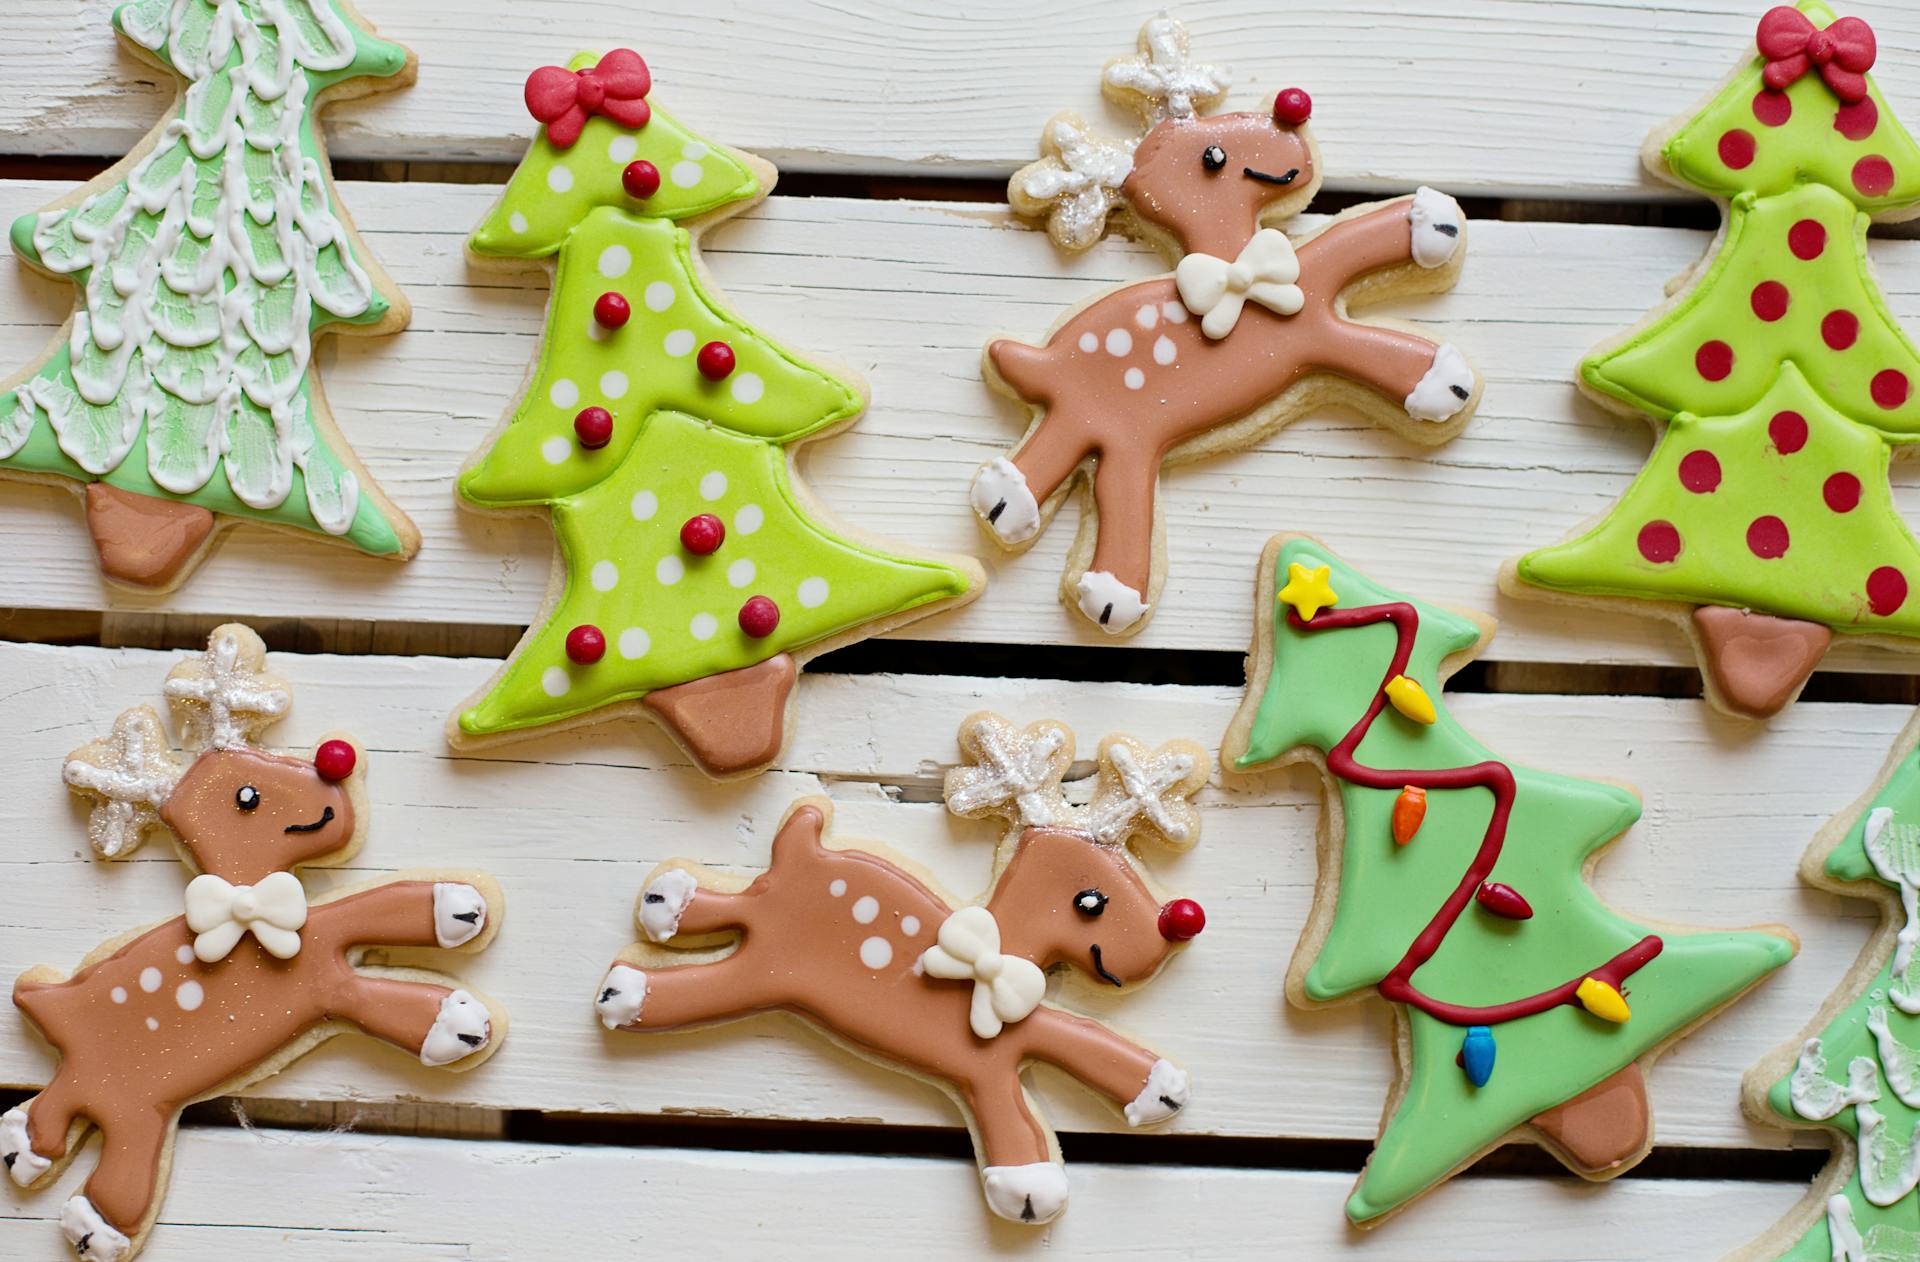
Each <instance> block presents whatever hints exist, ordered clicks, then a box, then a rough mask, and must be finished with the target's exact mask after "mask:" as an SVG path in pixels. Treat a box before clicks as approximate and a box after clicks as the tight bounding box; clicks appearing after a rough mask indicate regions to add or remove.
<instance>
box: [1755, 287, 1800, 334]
mask: <svg viewBox="0 0 1920 1262" xmlns="http://www.w3.org/2000/svg"><path fill="white" fill-rule="evenodd" d="M1791 301H1792V295H1790V294H1789V293H1787V287H1786V286H1785V285H1782V284H1781V283H1780V282H1779V281H1777V280H1763V281H1761V282H1760V283H1759V284H1758V285H1755V286H1754V287H1753V314H1755V315H1757V316H1759V317H1760V318H1761V319H1762V320H1765V321H1766V322H1767V323H1768V324H1772V323H1773V322H1774V321H1775V320H1778V319H1779V318H1780V317H1781V316H1784V315H1785V314H1787V304H1788V303H1789V302H1791Z"/></svg>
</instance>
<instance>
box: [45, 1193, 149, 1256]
mask: <svg viewBox="0 0 1920 1262" xmlns="http://www.w3.org/2000/svg"><path fill="white" fill-rule="evenodd" d="M60 1230H61V1231H63V1232H65V1233H66V1235H67V1243H68V1244H70V1245H72V1246H73V1253H74V1256H75V1257H79V1258H85V1259H86V1262H120V1260H121V1259H122V1258H124V1257H126V1256H127V1254H128V1253H129V1252H131V1251H132V1248H133V1246H132V1244H131V1242H129V1241H128V1240H127V1238H126V1237H125V1236H123V1235H121V1234H120V1233H119V1232H117V1231H115V1230H114V1229H113V1227H112V1226H111V1225H110V1224H109V1223H108V1222H107V1220H106V1219H104V1218H102V1217H100V1211H99V1210H97V1209H95V1208H94V1207H93V1202H92V1201H90V1200H88V1199H87V1198H86V1197H84V1196H76V1197H74V1198H73V1199H72V1200H70V1201H68V1202H67V1203H66V1204H65V1205H64V1206H62V1207H61V1209H60Z"/></svg>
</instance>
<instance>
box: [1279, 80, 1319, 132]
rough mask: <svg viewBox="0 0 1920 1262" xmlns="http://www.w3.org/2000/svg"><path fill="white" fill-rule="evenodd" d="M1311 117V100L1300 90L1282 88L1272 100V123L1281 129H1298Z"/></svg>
mask: <svg viewBox="0 0 1920 1262" xmlns="http://www.w3.org/2000/svg"><path fill="white" fill-rule="evenodd" d="M1312 117H1313V98H1312V97H1310V96H1308V95H1307V94H1306V92H1305V91H1303V90H1302V89H1300V88H1283V89H1282V90H1281V92H1280V95H1279V96H1276V97H1274V98H1273V121H1274V122H1276V123H1279V124H1280V125H1281V126H1282V127H1298V126H1299V125H1300V124H1302V123H1304V122H1306V121H1307V120H1308V119H1309V118H1312Z"/></svg>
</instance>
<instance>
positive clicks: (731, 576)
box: [727, 557, 759, 587]
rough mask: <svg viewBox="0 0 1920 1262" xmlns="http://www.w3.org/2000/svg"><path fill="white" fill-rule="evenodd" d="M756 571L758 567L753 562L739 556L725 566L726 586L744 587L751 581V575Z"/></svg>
mask: <svg viewBox="0 0 1920 1262" xmlns="http://www.w3.org/2000/svg"><path fill="white" fill-rule="evenodd" d="M758 572H759V570H758V567H756V566H755V565H754V563H753V562H751V561H749V560H747V559H746V558H745V557H741V558H740V559H739V560H738V561H735V562H734V563H733V564H732V565H729V566H728V567H727V586H729V587H745V586H746V585H747V584H748V583H751V582H752V581H753V576H754V575H755V574H757V573H758Z"/></svg>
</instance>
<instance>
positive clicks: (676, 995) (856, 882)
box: [595, 714, 1208, 1223]
mask: <svg viewBox="0 0 1920 1262" xmlns="http://www.w3.org/2000/svg"><path fill="white" fill-rule="evenodd" d="M960 745H961V748H962V750H963V751H964V752H965V753H966V756H967V765H965V766H962V767H957V768H955V769H954V770H952V771H950V772H949V773H948V775H947V807H948V809H949V810H951V811H953V812H954V813H955V814H957V815H964V816H982V815H999V816H1004V817H1006V818H1007V819H1008V820H1009V821H1011V824H1012V827H1011V828H1010V829H1009V831H1008V833H1007V835H1006V837H1005V839H1004V841H1003V843H1002V844H1001V846H1000V847H999V852H998V856H997V863H996V869H997V873H996V877H995V880H994V884H993V890H992V893H991V894H989V895H988V896H987V898H986V899H985V901H984V902H981V903H972V904H967V905H965V906H962V905H961V904H960V900H958V899H956V898H954V897H952V896H950V895H948V894H946V893H945V892H943V891H941V890H940V889H939V888H938V887H937V886H936V885H935V884H934V883H933V882H932V881H931V880H930V879H929V878H928V877H927V876H926V875H925V873H923V872H922V871H921V870H920V869H919V868H918V867H916V866H915V865H914V864H912V863H911V862H910V861H908V860H906V859H903V858H900V857H898V856H895V855H893V854H890V853H889V852H887V851H886V850H884V849H882V848H880V847H877V846H873V845H870V844H868V843H864V842H863V843H860V844H859V845H858V847H857V848H855V847H851V846H848V847H843V846H841V845H839V844H835V845H828V844H827V843H826V841H825V835H826V832H827V827H828V825H829V823H830V822H831V817H832V806H831V804H830V803H828V802H827V801H826V800H825V799H823V798H807V799H803V800H802V801H800V802H799V803H797V804H796V805H795V806H794V808H793V809H792V810H791V811H790V812H788V814H787V817H786V819H785V820H784V821H783V822H782V824H781V826H780V829H779V832H778V834H777V835H776V836H775V837H774V839H773V847H772V851H773V854H772V865H771V866H770V867H769V868H768V870H767V871H765V872H763V873H761V874H760V875H759V876H757V877H755V878H753V879H752V880H751V881H750V882H749V881H746V880H743V879H740V878H737V877H732V876H729V875H728V874H725V873H721V872H716V871H712V870H710V869H706V868H702V867H699V866H697V865H695V864H691V863H686V862H682V861H675V862H673V863H669V864H667V865H666V866H664V867H662V868H661V869H660V870H659V871H657V872H656V873H655V874H654V875H653V877H652V878H651V879H650V880H649V881H648V882H647V885H646V889H645V891H644V892H643V893H642V894H641V896H640V902H639V906H638V913H637V918H638V920H639V924H640V929H641V932H642V933H643V934H644V935H645V936H646V939H647V942H646V943H642V944H638V945H636V946H635V947H631V948H629V949H628V950H627V951H626V952H624V953H623V954H622V956H621V958H620V962H619V963H616V964H615V965H614V966H613V969H612V971H610V972H609V973H608V974H607V977H606V980H605V981H603V982H602V983H601V987H600V991H599V994H598V995H597V997H596V1000H595V1008H596V1010H597V1011H598V1013H599V1015H600V1019H601V1021H602V1023H604V1024H605V1025H606V1027H607V1028H608V1029H623V1030H632V1031H636V1032H652V1031H655V1030H674V1029H683V1028H686V1027H688V1026H694V1025H704V1024H710V1023H713V1022H719V1021H728V1020H733V1019H735V1018H739V1017H745V1016H750V1015H753V1014H756V1013H761V1012H786V1013H791V1014H793V1015H795V1016H798V1017H801V1018H804V1019H805V1020H806V1021H807V1022H808V1023H809V1024H811V1025H813V1026H814V1027H816V1028H818V1029H819V1030H820V1031H821V1032H822V1033H824V1034H826V1035H827V1037H828V1038H830V1039H832V1040H833V1041H834V1042H836V1043H839V1044H840V1045H842V1046H843V1047H846V1048H848V1049H849V1050H851V1051H853V1052H855V1053H857V1054H859V1055H861V1056H863V1057H866V1058H867V1059H869V1060H873V1061H875V1062H877V1063H879V1064H882V1065H885V1066H886V1067H888V1068H890V1069H894V1070H898V1071H899V1072H901V1073H905V1074H909V1075H912V1076H914V1077H917V1078H920V1079H922V1080H924V1081H927V1082H930V1083H932V1084H933V1085H935V1086H937V1087H939V1088H940V1089H941V1090H943V1091H945V1092H946V1093H947V1094H948V1095H950V1096H952V1097H953V1099H954V1101H955V1102H956V1103H957V1104H959V1106H960V1108H961V1109H962V1110H963V1111H964V1112H965V1113H966V1114H967V1116H968V1118H969V1120H970V1129H971V1130H972V1132H973V1136H974V1145H975V1151H976V1153H977V1157H978V1160H979V1163H980V1167H981V1181H982V1183H983V1185H984V1187H985V1191H986V1198H987V1204H988V1205H989V1206H990V1207H991V1208H992V1209H993V1211H994V1213H996V1214H999V1215H1000V1216H1001V1217H1003V1218H1008V1219H1012V1220H1014V1221H1016V1222H1027V1223H1044V1222H1047V1221H1049V1220H1050V1219H1052V1218H1053V1217H1054V1216H1055V1215H1057V1214H1059V1213H1060V1211H1061V1210H1062V1209H1064V1208H1065V1207H1066V1201H1067V1177H1066V1171H1065V1169H1064V1167H1063V1166H1062V1165H1061V1163H1060V1151H1059V1146H1058V1144H1057V1143H1056V1142H1055V1140H1054V1135H1053V1131H1052V1128H1050V1127H1049V1126H1048V1125H1047V1124H1046V1122H1045V1121H1043V1120H1042V1118H1041V1116H1040V1114H1039V1112H1038V1111H1037V1110H1036V1109H1035V1107H1034V1102H1033V1100H1032V1099H1031V1097H1030V1096H1029V1095H1028V1093H1027V1090H1026V1088H1025V1086H1024V1085H1023V1083H1022V1081H1021V1074H1022V1071H1023V1069H1024V1068H1025V1066H1026V1065H1027V1064H1028V1063H1029V1062H1031V1061H1036V1060H1039V1061H1046V1062H1047V1063H1049V1064H1052V1065H1057V1066H1059V1067H1060V1068H1061V1069H1064V1070H1065V1071H1066V1072H1068V1073H1069V1074H1072V1075H1073V1076H1074V1077H1076V1078H1078V1079H1080V1080H1081V1081H1082V1082H1084V1083H1086V1084H1087V1086H1089V1087H1090V1088H1092V1089H1093V1090H1094V1091H1096V1092H1098V1093H1099V1094H1100V1095H1103V1096H1105V1097H1107V1098H1108V1099H1109V1100H1111V1101H1113V1103H1114V1104H1115V1105H1116V1106H1117V1107H1119V1108H1120V1109H1121V1110H1122V1112H1123V1113H1124V1114H1125V1116H1126V1119H1127V1121H1128V1122H1129V1123H1131V1124H1132V1125H1135V1126H1146V1125H1151V1124H1153V1123H1156V1122H1162V1121H1165V1120H1166V1119H1168V1118H1170V1117H1172V1116H1173V1115H1174V1113H1176V1112H1178V1111H1179V1110H1180V1109H1181V1108H1182V1107H1183V1106H1184V1105H1185V1104H1186V1102H1187V1075H1186V1073H1185V1072H1184V1071H1182V1070H1181V1069H1179V1068H1178V1067H1177V1066H1175V1065H1174V1064H1173V1063H1171V1062H1170V1061H1168V1060H1166V1059H1165V1058H1163V1057H1161V1056H1160V1055H1158V1054H1157V1053H1155V1052H1151V1051H1148V1050H1147V1049H1145V1048H1142V1047H1139V1046H1137V1045H1135V1044H1134V1043H1132V1042H1129V1041H1128V1040H1126V1039H1125V1038H1122V1037H1121V1036H1120V1035H1118V1034H1116V1033H1114V1032H1113V1030H1112V1029H1110V1028H1109V1027H1108V1026H1107V1025H1106V1024H1104V1023H1103V1022H1101V1021H1097V1020H1094V1019H1092V1018H1090V1017H1087V1016H1082V1015H1079V1014H1077V1013H1075V1012H1073V1011H1071V1010H1070V1009H1069V1008H1068V1007H1066V1006H1064V1005H1061V1004H1057V1003H1054V1002H1049V1001H1048V993H1049V989H1050V987H1049V982H1048V979H1047V970H1050V969H1054V968H1056V966H1065V965H1071V966H1072V967H1073V968H1074V969H1077V970H1078V971H1079V972H1080V973H1081V974H1084V976H1085V977H1086V978H1089V979H1095V980H1096V981H1097V983H1098V984H1099V985H1103V986H1117V987H1125V986H1129V985H1132V984H1133V983H1136V982H1142V981H1145V980H1147V979H1148V978H1150V977H1152V976H1154V975H1155V974H1156V973H1158V972H1159V971H1160V968H1161V967H1162V966H1163V965H1164V964H1165V963H1166V962H1167V960H1168V958H1169V957H1170V956H1171V955H1172V954H1173V953H1174V951H1175V949H1176V948H1177V947H1179V946H1180V945H1181V944H1182V943H1185V942H1187V941H1189V940H1190V939H1192V938H1193V937H1194V936H1195V935H1197V934H1198V933H1199V932H1200V930H1201V928H1202V927H1203V926H1204V925H1205V923H1206V916H1205V915H1204V914H1203V913H1202V911H1201V910H1200V905H1199V904H1198V903H1195V902H1193V901H1191V900H1190V899H1184V898H1182V899H1173V900H1167V899H1165V898H1163V897H1161V895H1160V894H1159V893H1158V892H1157V891H1156V889H1155V887H1154V885H1153V882H1152V879H1151V878H1150V877H1149V876H1148V875H1147V874H1146V872H1145V871H1143V870H1142V869H1141V867H1140V866H1139V864H1138V862H1137V860H1136V859H1135V858H1134V856H1133V855H1132V854H1131V853H1129V848H1128V843H1129V841H1130V840H1131V839H1132V838H1133V837H1135V836H1137V835H1142V834H1145V835H1151V836H1154V837H1157V838H1158V839H1160V840H1161V841H1163V842H1165V843H1166V844H1167V845H1170V846H1173V847H1176V848H1180V849H1184V848H1186V847H1188V846H1191V845H1192V844H1193V843H1194V841H1195V840H1196V839H1197V838H1198V836H1199V832H1200V821H1199V816H1198V814H1197V812H1195V810H1194V808H1193V807H1192V805H1190V804H1189V803H1188V801H1187V798H1188V797H1189V796H1191V795H1192V794H1193V792H1194V791H1195V790H1197V789H1198V788H1199V787H1200V786H1201V785H1202V784H1204V783H1205V782H1206V779H1207V773H1208V758H1207V754H1206V751H1205V750H1204V749H1203V748H1201V747H1200V746H1199V745H1196V744H1194V743H1192V742H1190V741H1173V742H1170V743H1168V744H1166V745H1163V746H1161V747H1160V748H1159V749H1157V750H1154V751H1152V752H1151V753H1149V752H1148V751H1147V749H1146V748H1145V747H1144V746H1142V745H1140V744H1138V743H1137V742H1135V741H1134V740H1132V739H1131V738H1129V737H1125V736H1109V737H1108V738H1107V739H1106V740H1104V741H1102V742H1101V744H1100V754H1099V775H1098V779H1097V781H1096V782H1095V786H1094V789H1093V795H1092V798H1091V800H1090V801H1089V803H1088V804H1087V805H1086V806H1084V807H1075V806H1071V805H1069V804H1068V799H1067V794H1066V792H1065V791H1064V790H1063V786H1062V784H1061V779H1062V777H1063V776H1064V775H1065V774H1066V772H1067V768H1068V767H1069V766H1070V765H1071V764H1072V762H1073V734H1072V733H1071V732H1069V731H1068V730H1067V729H1066V728H1065V727H1063V726H1061V725H1060V724H1058V723H1051V722H1042V723H1034V724H1031V725H1029V726H1028V727H1027V728H1026V729H1025V730H1024V731H1016V730H1015V729H1014V728H1013V727H1012V726H1010V725H1009V724H1008V723H1007V722H1006V721H1005V720H1004V719H1001V718H999V717H998V716H996V715H992V714H976V715H974V716H972V717H971V718H969V719H967V721H966V722H965V723H964V724H963V725H962V727H961V730H960ZM700 939H708V940H725V939H731V940H732V941H733V943H734V948H733V950H732V951H731V952H730V953H729V954H727V955H725V956H723V957H721V958H719V959H715V960H711V961H710V962H706V963H696V964H684V963H682V964H673V963H670V962H669V961H670V959H671V954H672V953H671V952H663V951H660V950H659V949H658V948H657V947H654V946H651V945H649V944H660V943H671V944H673V945H675V946H678V947H686V946H692V945H698V944H699V943H698V941H697V940H700ZM1061 971H1062V972H1063V973H1065V972H1066V970H1065V969H1064V968H1062V969H1061Z"/></svg>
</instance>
